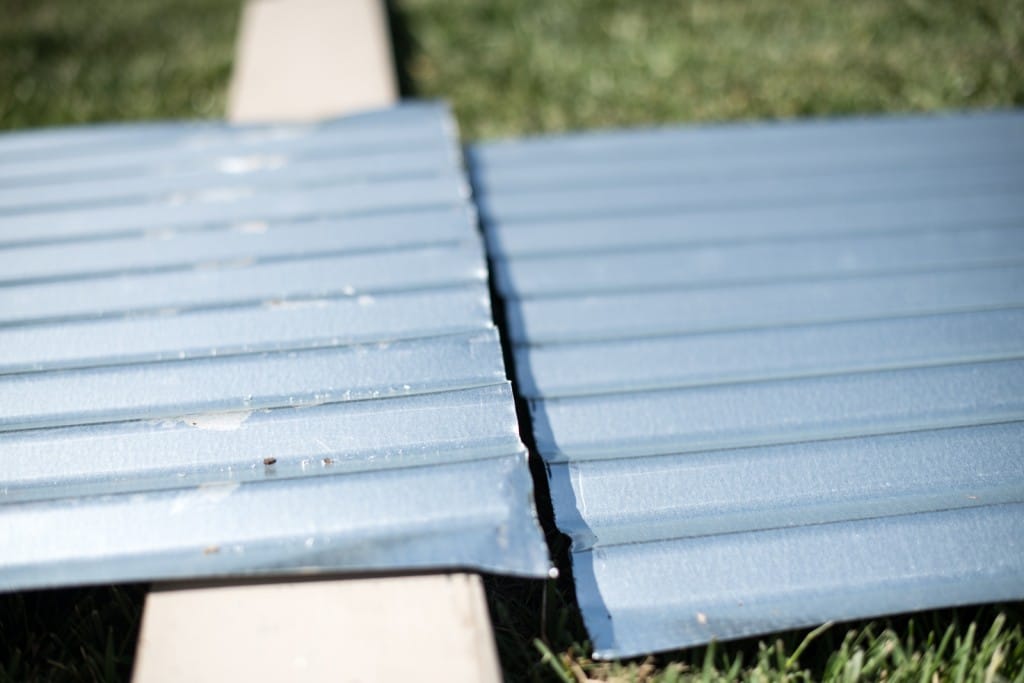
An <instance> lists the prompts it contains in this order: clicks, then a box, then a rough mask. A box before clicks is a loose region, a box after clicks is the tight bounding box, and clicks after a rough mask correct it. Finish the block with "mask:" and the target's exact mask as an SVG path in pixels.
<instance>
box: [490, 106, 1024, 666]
mask: <svg viewBox="0 0 1024 683" xmlns="http://www.w3.org/2000/svg"><path fill="white" fill-rule="evenodd" d="M1022 149H1024V115H1021V114H1020V113H1016V112H1005V113H991V114H981V115H960V116H947V117H931V118H929V117H924V118H922V117H908V118H888V119H877V120H872V119H862V120H857V119H855V120H845V121H829V122H823V121H813V122H794V123H786V124H765V125H750V124H742V125H732V126H717V127H698V128H691V129H678V130H673V129H665V130H652V131H636V132H608V133H594V134H581V135H570V136H561V137H552V138H547V139H540V140H531V141H518V142H507V143H496V144H489V145H481V146H478V147H477V148H475V149H474V150H473V151H472V153H471V159H472V162H473V168H472V174H473V176H474V178H475V182H476V184H477V192H478V194H479V196H480V197H481V208H482V214H483V217H484V221H485V228H486V232H487V243H488V248H489V251H490V256H491V259H492V264H493V267H494V269H495V276H496V278H495V279H496V283H497V286H498V289H499V292H500V293H501V294H502V296H503V297H504V299H505V309H506V318H507V320H508V324H509V330H508V337H509V339H510V340H511V342H512V344H513V354H514V359H515V369H516V376H517V380H518V386H519V391H520V393H521V394H522V395H523V396H524V397H526V398H527V399H528V401H527V402H528V405H529V407H530V417H531V421H532V428H533V434H534V438H535V442H536V446H537V449H538V451H539V453H540V455H541V456H542V457H543V458H544V459H545V461H546V462H547V467H548V474H549V479H550V486H551V494H552V502H553V506H554V510H555V518H556V522H557V524H558V526H559V528H560V529H561V530H562V531H563V532H565V533H566V534H567V535H569V536H570V538H571V539H572V544H573V545H572V556H573V570H574V577H575V580H576V589H577V596H578V598H579V601H580V605H581V608H582V611H583V617H584V620H585V622H586V624H587V627H588V629H589V631H590V633H591V636H592V638H593V642H594V645H595V649H596V655H597V656H598V657H612V656H621V655H632V654H640V653H644V652H650V651H654V650H661V649H669V648H674V647H682V646H688V645H695V644H700V643H706V642H708V641H709V640H711V639H715V638H717V639H729V638H738V637H742V636H748V635H754V634H759V633H766V632H771V631H775V630H781V629H788V628H793V627H797V626H804V625H810V624H816V623H821V622H822V621H826V620H831V619H850V618H856V617H867V616H873V615H878V614H884V613H892V612H899V611H907V610H913V609H921V608H926V607H939V606H946V605H957V604H967V603H971V602H980V601H990V600H1003V599H1015V598H1021V597H1024V521H1022V520H1024V505H1022V504H1024V431H1022V430H1024V259H1022V256H1024V253H1022V251H1021V247H1022V245H1024V243H1022V242H1021V239H1022V235H1024V232H1022V227H1024V199H1022V197H1024V192H1022V190H1024V174H1022V169H1024V167H1022V166H1021V164H1020V159H1021V151H1022ZM979 547H980V548H983V549H984V550H983V552H980V553H979V552H978V548H979Z"/></svg>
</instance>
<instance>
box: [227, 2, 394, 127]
mask: <svg viewBox="0 0 1024 683" xmlns="http://www.w3.org/2000/svg"><path fill="white" fill-rule="evenodd" d="M397 98H398V87H397V83H396V78H395V68H394V60H393V57H392V53H391V41H390V38H389V35H388V25H387V16H386V14H385V10H384V8H383V5H382V3H381V2H380V0H248V1H247V2H246V4H245V9H244V10H243V13H242V23H241V29H240V32H239V37H238V44H237V47H236V54H235V68H234V73H233V75H232V80H231V89H230V93H229V104H228V118H229V119H231V120H232V121H237V122H257V121H306V120H314V119H319V118H324V117H328V116H337V115H340V114H347V113H351V112H355V111H360V110H366V109H375V108H379V107H386V106H388V105H390V104H393V103H394V102H395V100H396V99H397Z"/></svg>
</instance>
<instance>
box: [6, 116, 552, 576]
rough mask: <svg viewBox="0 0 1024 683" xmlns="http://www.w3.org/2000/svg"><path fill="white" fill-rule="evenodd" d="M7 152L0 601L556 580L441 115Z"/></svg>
mask: <svg viewBox="0 0 1024 683" xmlns="http://www.w3.org/2000/svg"><path fill="white" fill-rule="evenodd" d="M62 141H64V142H66V143H67V145H66V146H65V145H64V144H63V142H62ZM410 146H412V147H414V148H415V150H414V152H411V151H410ZM7 148H10V149H11V150H12V152H13V156H12V157H8V159H11V158H15V157H16V159H17V161H16V162H14V161H12V162H6V161H5V162H4V163H2V164H0V176H3V177H5V178H7V180H8V181H10V182H11V183H12V184H13V185H17V187H12V189H11V191H10V193H9V197H10V199H11V200H12V202H13V203H11V204H10V205H7V210H3V209H0V212H2V213H3V215H0V271H2V273H0V547H3V548H4V553H3V554H2V556H0V590H21V589H26V588H36V587H46V586H61V585H76V584H83V583H110V582H117V581H151V580H158V579H169V578H195V577H213V576H240V575H266V574H296V573H301V574H310V573H317V572H336V571H350V570H351V571H367V570H410V569H417V570H420V569H431V568H435V569H441V568H445V569H450V568H459V567H464V568H467V569H478V570H485V571H493V572H498V573H511V574H519V575H527V576H546V575H547V572H548V569H549V566H550V565H549V561H548V559H547V549H546V546H545V543H544V539H543V535H542V533H541V530H540V527H539V524H538V522H537V517H536V512H535V509H534V506H533V491H532V480H531V477H530V473H529V469H528V467H527V454H526V451H525V449H524V447H523V445H522V443H521V441H520V439H519V433H518V422H517V419H516V415H515V408H514V400H513V395H512V390H511V386H510V384H509V383H508V381H507V379H506V373H505V369H504V366H503V360H502V350H501V346H500V341H499V338H498V334H497V330H496V329H495V327H494V324H493V322H492V318H491V308H490V299H489V296H488V293H487V267H486V261H485V259H484V254H483V248H482V244H481V241H480V236H479V234H478V232H477V229H476V222H475V220H474V218H475V212H474V210H473V208H472V207H471V206H470V205H469V204H468V202H467V199H466V198H467V193H466V189H465V188H466V180H465V178H464V176H463V173H462V170H461V168H460V163H461V159H460V158H459V155H458V154H457V152H456V150H457V149H458V141H457V138H456V132H455V126H454V123H453V121H452V120H451V115H450V113H449V111H448V109H447V107H445V106H444V105H440V104H425V105H409V106H403V107H401V108H399V109H397V110H387V111H383V112H379V113H378V114H376V115H375V114H366V115H360V116H358V117H355V118H353V119H351V120H341V121H338V122H329V123H325V124H322V125H311V126H269V127H231V126H224V125H220V124H212V123H210V124H172V123H168V124H159V125H153V126H127V127H125V128H124V129H119V128H117V127H110V128H104V129H102V130H96V131H91V130H90V129H80V130H63V131H41V132H38V133H33V134H20V135H17V136H13V137H12V138H6V137H5V136H0V149H7ZM247 178H249V179H250V180H251V182H250V180H247ZM121 180H124V182H123V183H122V182H121ZM5 182H6V181H5ZM206 183H211V184H213V183H219V185H220V190H223V189H224V188H228V189H229V190H230V191H229V192H221V191H220V190H218V189H217V186H216V185H214V186H213V187H212V190H211V188H210V187H204V185H205V184H206ZM18 188H21V189H23V190H24V191H25V194H24V195H20V194H19V193H20V190H19V189H18ZM94 191H95V192H96V196H95V197H92V196H91V195H92V193H93V192H94ZM3 196H5V197H6V196H8V195H3ZM18 196H24V197H27V198H28V199H27V201H20V200H19V199H18ZM19 201H20V203H18V202H19ZM2 203H3V202H2V201H0V204H2Z"/></svg>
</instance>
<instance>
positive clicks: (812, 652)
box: [488, 578, 1024, 683]
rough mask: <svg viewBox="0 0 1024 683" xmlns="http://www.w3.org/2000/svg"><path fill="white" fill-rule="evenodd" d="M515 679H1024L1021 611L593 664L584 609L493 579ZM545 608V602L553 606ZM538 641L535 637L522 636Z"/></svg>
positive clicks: (828, 629)
mask: <svg viewBox="0 0 1024 683" xmlns="http://www.w3.org/2000/svg"><path fill="white" fill-rule="evenodd" d="M488 589H489V590H488V593H489V597H490V600H491V613H492V616H493V619H494V622H495V630H496V637H497V641H498V649H499V652H500V653H501V660H502V664H503V666H504V667H505V675H506V679H507V680H511V681H555V682H559V683H583V682H585V681H594V680H596V681H623V682H625V681H636V682H638V683H641V682H643V683H647V682H651V683H653V682H655V681H657V682H662V683H675V682H682V681H794V682H796V681H828V682H835V683H852V682H853V681H920V682H921V683H931V682H933V681H972V682H977V683H992V682H996V681H1014V682H1024V632H1022V623H1024V614H1022V613H1021V609H1022V605H1019V604H1016V605H990V606H985V607H978V608H962V609H955V610H939V611H932V612H924V613H920V614H915V615H909V616H900V617H893V618H888V619H879V620H874V621H861V622H854V623H849V624H827V625H825V626H822V627H819V628H816V629H804V630H797V631H790V632H786V633H781V634H775V635H769V636H765V637H762V638H752V639H749V640H743V641H736V642H731V643H725V644H717V643H712V644H711V645H709V646H707V647H701V648H692V649H690V650H685V651H679V652H671V653H665V654H662V655H658V656H652V657H644V658H638V659H632V660H620V661H613V662H595V661H593V660H591V659H590V658H589V654H590V644H589V643H588V642H587V641H586V633H585V631H584V630H583V628H582V625H581V624H580V622H579V616H578V612H577V611H576V610H575V608H574V607H572V606H571V604H570V603H569V602H567V601H566V599H565V597H564V596H565V595H566V593H565V592H564V590H565V589H564V588H563V589H562V590H560V589H559V588H558V587H557V586H556V585H555V582H548V583H547V584H544V585H542V584H539V583H536V584H526V583H523V582H513V581H509V580H507V579H499V578H491V579H489V580H488ZM545 603H546V604H545ZM525 633H532V634H534V636H533V638H532V639H527V638H525V637H524V636H523V634H525Z"/></svg>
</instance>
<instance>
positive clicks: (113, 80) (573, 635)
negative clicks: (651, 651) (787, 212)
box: [0, 0, 1024, 683]
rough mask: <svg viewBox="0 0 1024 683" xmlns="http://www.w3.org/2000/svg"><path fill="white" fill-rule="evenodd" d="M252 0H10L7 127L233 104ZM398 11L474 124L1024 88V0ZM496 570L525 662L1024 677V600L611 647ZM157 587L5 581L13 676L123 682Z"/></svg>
mask: <svg viewBox="0 0 1024 683" xmlns="http://www.w3.org/2000/svg"><path fill="white" fill-rule="evenodd" d="M239 6H240V1H239V0H104V2H94V3H81V2H75V1H74V0H6V2H5V4H4V8H3V12H2V15H3V16H2V21H0V93H2V95H0V128H22V127H30V126H31V127H35V126H42V125H53V124H63V123H75V122H88V121H104V120H118V119H127V120H132V119H150V118H178V117H186V118H194V117H210V116H218V115H219V114H220V113H221V112H222V111H223V108H224V102H225V91H226V86H227V80H228V77H229V74H230V63H231V57H232V54H233V49H234V38H235V31H236V22H237V16H238V9H239ZM393 18H394V19H395V20H396V22H395V26H394V28H395V34H396V43H397V46H398V50H399V66H400V70H401V74H402V81H403V86H404V88H405V91H406V92H407V93H408V94H416V95H419V96H426V97H446V98H448V99H450V100H452V101H453V103H454V105H455V108H456V111H457V113H458V116H459V119H460V123H461V126H462V129H463V133H464V135H465V136H466V137H467V139H475V138H481V137H494V136H499V135H515V134H522V133H534V132H541V131H555V130H565V129H575V128H587V127H599V126H604V127H607V126H618V125H632V124H644V123H658V122H671V121H683V120H701V121H704V120H729V119H738V118H744V119H746V118H760V117H787V116H799V115H832V114H848V113H874V112H900V111H929V110H935V109H944V108H957V107H989V106H1007V105H1015V104H1016V105H1021V104H1024V0H1009V1H1008V2H999V1H997V0H977V1H975V2H957V1H956V0H934V1H931V2H929V1H927V0H913V1H911V0H904V1H900V2H897V1H890V0H863V1H862V2H857V3H839V2H824V1H812V0H767V1H765V2H760V3H757V4H753V3H745V2H744V3H740V2H736V1H733V0H730V1H724V2H718V1H714V0H690V1H688V2H670V1H669V0H646V1H644V2H635V1H633V2H630V1H622V2H613V1H612V0H559V1H558V2H550V1H548V0H522V1H520V0H490V1H488V2H484V1H476V0H406V1H405V2H398V3H394V5H393ZM554 545H556V546H558V545H559V542H558V541H557V540H556V542H555V543H554ZM487 585H488V595H489V598H490V601H491V613H492V615H493V618H494V624H495V629H496V638H497V641H498V646H499V650H500V653H501V657H502V664H503V666H504V667H505V671H506V674H507V675H508V677H509V679H510V680H516V681H518V680H537V681H563V682H565V681H570V682H574V681H581V680H587V679H596V680H614V681H686V680H751V681H776V680H779V681H784V680H792V681H798V680H800V681H802V680H828V681H856V680H914V681H921V682H922V683H927V682H930V681H933V680H953V681H999V680H1012V681H1021V682H1022V683H1024V636H1022V625H1024V614H1022V607H1021V605H1005V606H989V607H983V608H965V609H960V610H942V611H936V612H928V613H924V614H918V615H914V616H913V617H898V618H893V619H885V620H878V621H875V622H870V623H864V622H861V623H856V624H849V625H833V626H831V627H829V628H827V629H825V630H822V631H817V632H812V631H807V630H804V631H795V632H791V633H784V634H777V635H772V636H766V637H764V638H761V639H753V640H748V641H740V642H735V643H727V644H723V645H718V646H712V647H708V648H696V649H691V650H687V651H682V652H676V653H668V654H665V655H660V656H658V657H654V658H646V659H639V660H628V661H621V662H610V663H605V662H594V661H591V660H590V659H588V654H589V651H590V648H589V645H588V644H587V642H586V633H585V631H584V629H583V627H582V624H581V623H580V621H579V614H578V612H577V611H576V609H575V607H574V606H573V605H574V603H573V600H572V586H571V583H569V582H568V581H567V579H566V578H563V579H562V580H560V581H559V582H557V583H556V582H547V583H541V582H527V581H516V580H511V579H499V578H490V579H488V582H487ZM143 594H144V590H143V588H141V587H138V586H122V587H112V588H99V589H81V590H62V591H44V592H32V593H23V594H16V595H0V681H118V680H127V679H128V677H129V675H130V671H131V661H132V655H133V650H134V646H135V639H136V636H137V629H138V623H139V617H140V614H141V609H142V598H143ZM812 635H813V637H812Z"/></svg>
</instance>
